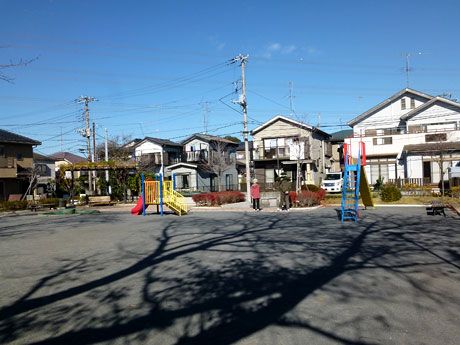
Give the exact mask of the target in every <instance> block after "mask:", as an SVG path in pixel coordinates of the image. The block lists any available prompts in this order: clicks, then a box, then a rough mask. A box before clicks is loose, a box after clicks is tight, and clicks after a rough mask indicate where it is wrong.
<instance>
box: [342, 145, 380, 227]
mask: <svg viewBox="0 0 460 345" xmlns="http://www.w3.org/2000/svg"><path fill="white" fill-rule="evenodd" d="M343 155H344V163H345V164H344V174H343V187H342V212H341V219H342V223H343V222H344V221H345V220H347V219H350V220H354V221H355V222H356V221H358V218H359V196H360V195H361V200H362V202H363V204H364V206H365V207H369V206H371V207H373V206H374V202H373V201H372V195H371V190H370V188H369V184H368V183H367V178H366V171H365V169H364V166H365V165H366V147H365V145H364V143H363V142H362V141H361V142H359V147H358V155H357V158H356V159H354V158H353V157H352V151H351V144H350V145H349V144H344V145H343Z"/></svg>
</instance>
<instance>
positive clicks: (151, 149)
mask: <svg viewBox="0 0 460 345" xmlns="http://www.w3.org/2000/svg"><path fill="white" fill-rule="evenodd" d="M161 152H162V148H161V145H158V144H156V143H152V142H150V141H146V142H144V143H142V144H140V145H139V146H138V147H136V150H135V155H136V157H140V156H142V155H146V154H149V153H161Z"/></svg>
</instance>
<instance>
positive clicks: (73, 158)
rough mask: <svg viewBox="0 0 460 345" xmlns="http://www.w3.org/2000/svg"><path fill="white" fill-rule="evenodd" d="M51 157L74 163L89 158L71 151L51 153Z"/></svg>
mask: <svg viewBox="0 0 460 345" xmlns="http://www.w3.org/2000/svg"><path fill="white" fill-rule="evenodd" d="M49 157H50V158H52V159H54V160H55V161H64V160H66V161H68V162H70V163H72V164H75V163H80V162H86V161H87V159H86V158H84V157H81V156H77V155H75V154H73V153H70V152H56V153H53V154H52V155H49Z"/></svg>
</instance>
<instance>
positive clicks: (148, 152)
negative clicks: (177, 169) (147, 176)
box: [131, 137, 182, 173]
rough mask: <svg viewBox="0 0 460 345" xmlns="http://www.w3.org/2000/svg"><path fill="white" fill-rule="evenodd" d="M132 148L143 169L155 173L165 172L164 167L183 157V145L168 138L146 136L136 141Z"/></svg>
mask: <svg viewBox="0 0 460 345" xmlns="http://www.w3.org/2000/svg"><path fill="white" fill-rule="evenodd" d="M131 150H133V151H134V156H135V157H136V162H137V163H138V165H139V166H140V167H141V169H142V170H146V171H151V172H154V173H160V172H161V173H164V171H162V168H164V167H165V166H168V165H171V164H175V163H179V162H180V161H181V159H182V145H181V144H179V143H175V142H173V141H171V140H167V139H159V138H152V137H145V138H144V139H142V140H138V141H137V143H134V145H133V146H132V148H131Z"/></svg>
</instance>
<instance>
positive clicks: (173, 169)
mask: <svg viewBox="0 0 460 345" xmlns="http://www.w3.org/2000/svg"><path fill="white" fill-rule="evenodd" d="M182 145H183V149H184V151H183V153H184V156H183V160H182V162H180V163H176V164H173V165H170V166H168V167H166V171H165V174H166V175H167V176H171V177H172V176H173V175H174V176H175V180H176V188H177V189H178V190H191V191H194V190H199V191H217V190H234V189H237V183H238V180H237V178H238V172H237V169H236V158H235V155H236V149H237V147H238V143H236V142H234V141H231V140H227V139H224V138H220V137H217V136H213V135H208V134H194V135H192V136H190V137H189V138H187V139H185V140H184V141H183V142H182Z"/></svg>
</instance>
